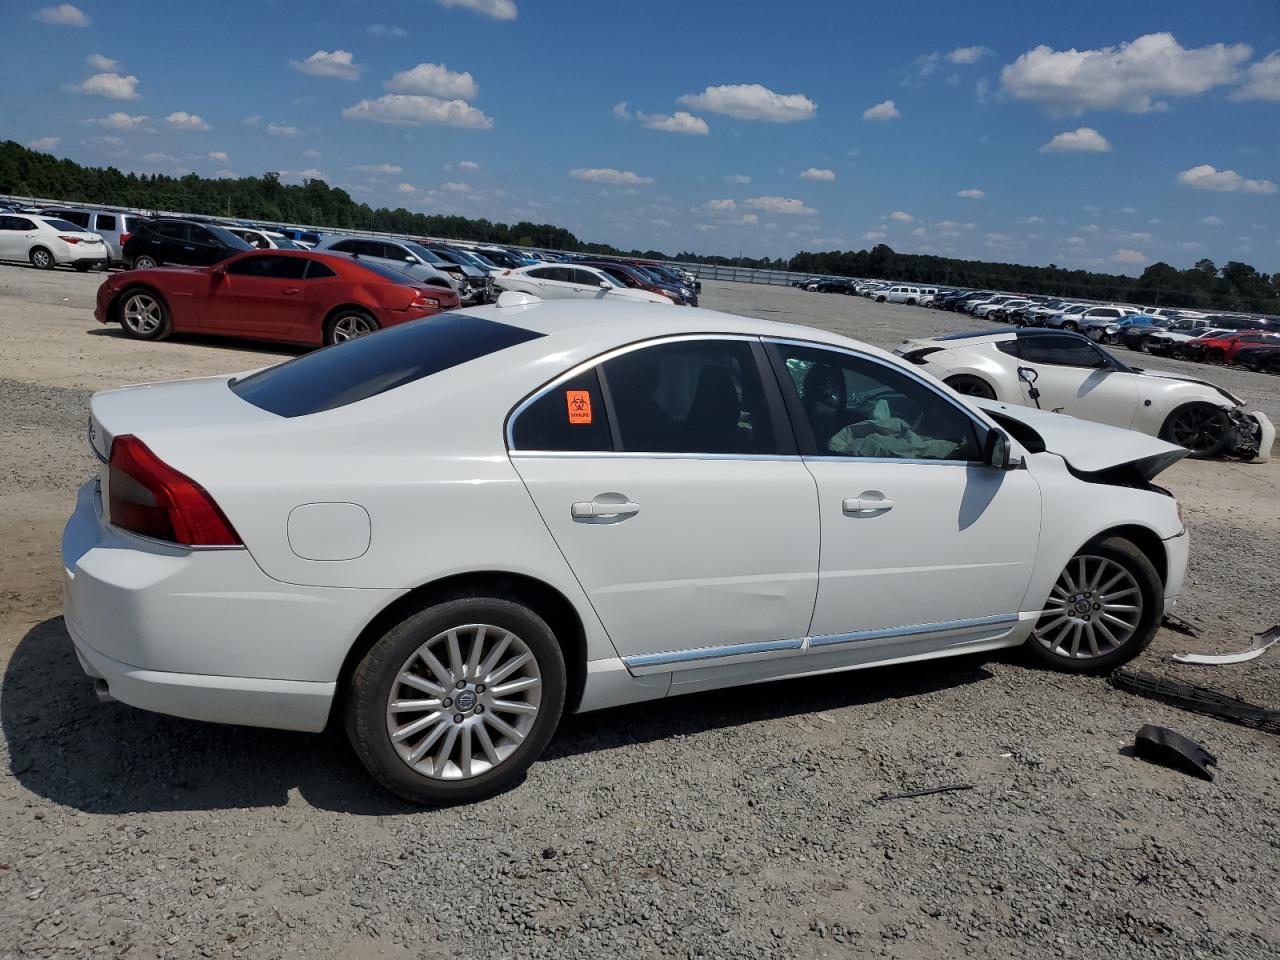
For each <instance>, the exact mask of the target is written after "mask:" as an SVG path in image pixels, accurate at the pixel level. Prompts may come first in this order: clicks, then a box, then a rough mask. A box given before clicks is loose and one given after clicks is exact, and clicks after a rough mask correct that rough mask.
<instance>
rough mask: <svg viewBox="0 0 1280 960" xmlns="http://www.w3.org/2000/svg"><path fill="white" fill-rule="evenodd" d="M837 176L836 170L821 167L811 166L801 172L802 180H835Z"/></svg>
mask: <svg viewBox="0 0 1280 960" xmlns="http://www.w3.org/2000/svg"><path fill="white" fill-rule="evenodd" d="M835 178H836V174H835V171H834V170H826V169H823V168H821V167H810V168H809V169H808V170H804V171H802V172H801V174H800V179H801V180H834V179H835Z"/></svg>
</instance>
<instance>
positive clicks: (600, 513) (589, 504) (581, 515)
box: [569, 499, 640, 520]
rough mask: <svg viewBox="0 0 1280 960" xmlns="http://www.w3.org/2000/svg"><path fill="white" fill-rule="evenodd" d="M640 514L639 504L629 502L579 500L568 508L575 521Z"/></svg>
mask: <svg viewBox="0 0 1280 960" xmlns="http://www.w3.org/2000/svg"><path fill="white" fill-rule="evenodd" d="M639 512H640V504H638V503H632V502H631V501H630V500H622V501H613V502H610V501H608V500H598V499H597V500H579V501H578V502H577V503H575V504H573V505H572V506H571V507H570V508H569V514H570V516H572V517H573V519H575V520H590V519H592V518H595V517H630V516H633V515H634V514H637V513H639Z"/></svg>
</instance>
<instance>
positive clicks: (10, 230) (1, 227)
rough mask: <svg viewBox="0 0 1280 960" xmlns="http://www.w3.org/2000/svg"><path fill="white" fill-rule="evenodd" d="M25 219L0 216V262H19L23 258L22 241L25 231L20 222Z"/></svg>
mask: <svg viewBox="0 0 1280 960" xmlns="http://www.w3.org/2000/svg"><path fill="white" fill-rule="evenodd" d="M25 219H26V218H25V217H14V216H9V215H3V216H0V260H20V259H24V258H25V253H24V252H23V249H24V248H23V245H22V240H23V237H24V234H25V231H24V230H23V229H22V222H23V220H25Z"/></svg>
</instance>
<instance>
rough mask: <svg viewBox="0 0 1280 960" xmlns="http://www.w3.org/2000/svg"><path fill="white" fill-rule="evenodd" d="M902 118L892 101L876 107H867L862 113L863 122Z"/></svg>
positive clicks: (884, 101)
mask: <svg viewBox="0 0 1280 960" xmlns="http://www.w3.org/2000/svg"><path fill="white" fill-rule="evenodd" d="M900 116H902V114H901V113H899V112H898V107H897V105H896V104H895V103H894V102H893V101H892V100H883V101H881V102H880V103H877V104H876V105H875V106H874V107H867V109H866V110H863V111H862V119H863V120H893V119H896V118H897V117H900Z"/></svg>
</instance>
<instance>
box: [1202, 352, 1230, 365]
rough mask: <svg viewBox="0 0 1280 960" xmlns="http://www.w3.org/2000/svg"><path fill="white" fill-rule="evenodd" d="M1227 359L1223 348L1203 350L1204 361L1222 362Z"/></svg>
mask: <svg viewBox="0 0 1280 960" xmlns="http://www.w3.org/2000/svg"><path fill="white" fill-rule="evenodd" d="M1226 359H1227V352H1226V351H1225V350H1206V351H1205V352H1204V362H1205V363H1223V362H1225V361H1226Z"/></svg>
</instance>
